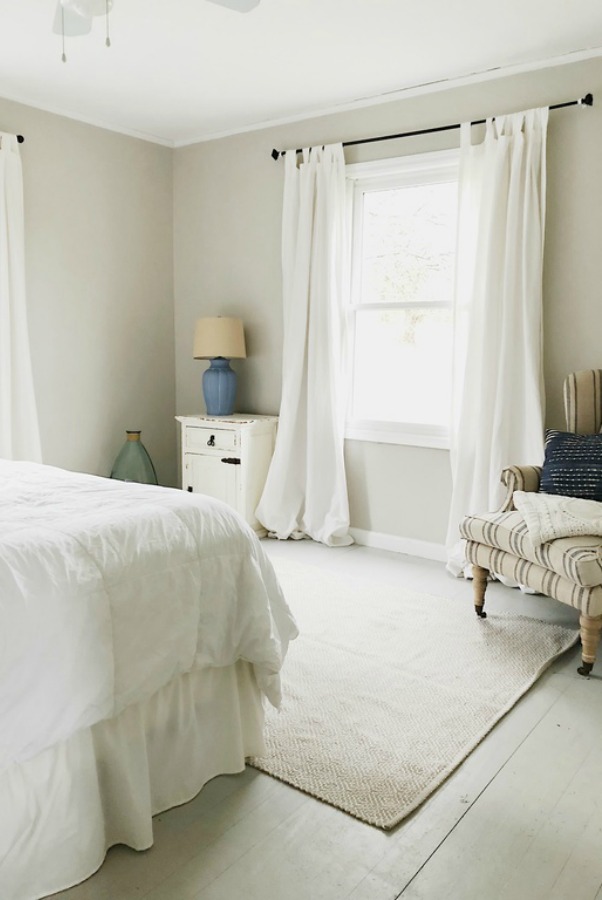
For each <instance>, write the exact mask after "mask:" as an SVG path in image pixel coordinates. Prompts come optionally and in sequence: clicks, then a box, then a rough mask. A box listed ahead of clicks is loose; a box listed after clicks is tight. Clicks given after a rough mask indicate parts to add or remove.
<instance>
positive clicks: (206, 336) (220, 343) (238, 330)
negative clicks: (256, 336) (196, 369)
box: [192, 316, 247, 359]
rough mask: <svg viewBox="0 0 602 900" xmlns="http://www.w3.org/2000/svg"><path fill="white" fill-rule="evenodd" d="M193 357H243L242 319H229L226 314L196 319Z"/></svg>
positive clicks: (244, 349) (244, 354)
mask: <svg viewBox="0 0 602 900" xmlns="http://www.w3.org/2000/svg"><path fill="white" fill-rule="evenodd" d="M192 355H193V356H194V358H195V359H215V357H216V356H223V357H224V359H244V358H245V357H246V355H247V351H246V348H245V333H244V330H243V327H242V319H231V318H228V317H227V316H215V317H213V318H206V319H197V323H196V327H195V330H194V351H193V354H192Z"/></svg>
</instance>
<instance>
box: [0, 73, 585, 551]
mask: <svg viewBox="0 0 602 900" xmlns="http://www.w3.org/2000/svg"><path fill="white" fill-rule="evenodd" d="M587 91H592V92H593V93H594V95H595V96H596V99H597V103H596V105H595V106H594V108H593V109H590V110H577V109H568V110H563V111H558V112H554V113H552V114H551V118H550V126H549V152H548V171H549V177H548V227H547V235H546V265H545V283H544V292H545V373H546V388H547V396H548V421H549V424H551V425H561V424H562V407H561V397H560V392H561V384H562V379H563V377H564V375H565V374H566V373H567V372H569V371H571V370H572V369H575V368H584V367H589V366H599V365H601V364H602V358H601V353H600V348H599V343H600V337H599V336H600V333H601V326H602V312H601V311H600V310H601V303H600V300H599V293H600V287H599V286H600V284H602V253H601V252H600V250H599V243H600V234H601V233H602V204H601V203H600V185H601V184H602V153H601V152H600V148H601V147H602V108H601V106H602V60H600V59H597V60H590V61H588V62H583V63H576V64H572V65H565V66H560V67H557V68H555V69H551V70H542V71H539V72H534V73H530V74H525V75H518V76H513V77H507V78H501V79H497V80H490V81H485V82H482V83H481V84H475V85H470V86H465V87H462V88H455V89H453V90H449V91H445V92H439V93H433V94H428V95H423V96H421V97H414V98H408V99H406V100H404V101H395V102H392V103H387V104H380V105H376V106H372V107H369V108H365V109H360V110H355V111H353V112H346V113H338V114H336V115H329V116H324V117H320V118H314V119H311V120H307V121H305V122H300V123H294V124H290V125H286V126H280V127H277V128H270V129H265V130H262V131H256V132H252V133H249V134H243V135H237V136H233V137H230V138H224V139H221V140H216V141H211V142H207V143H203V144H197V145H195V146H192V147H185V148H181V149H178V150H176V151H171V150H169V149H167V148H163V147H158V146H155V145H152V144H149V143H145V142H143V141H139V140H136V139H133V138H129V137H124V136H121V135H117V134H114V133H111V132H107V131H103V130H102V129H97V128H93V127H92V126H88V125H83V124H80V123H76V122H73V121H70V120H68V119H65V118H61V117H59V116H54V115H51V114H49V113H45V112H41V111H38V110H35V109H32V108H29V107H26V106H22V105H19V104H15V103H12V102H9V101H6V100H0V130H5V131H9V132H11V131H12V132H19V133H23V134H25V136H26V143H25V144H24V145H23V146H22V148H21V150H22V157H23V165H24V179H25V204H26V239H27V248H26V252H27V287H28V302H29V323H30V332H31V343H32V351H33V364H34V377H35V383H36V392H37V397H38V404H39V410H40V420H41V427H42V443H43V450H44V458H45V460H46V462H48V463H51V464H55V465H61V466H65V467H68V468H73V469H79V470H82V471H90V472H98V473H100V474H107V473H108V470H109V468H110V465H111V462H112V460H113V458H114V456H115V454H116V453H117V451H118V450H119V447H120V446H121V444H122V441H123V433H124V431H125V429H126V428H141V429H142V431H143V439H144V442H145V444H146V446H147V447H148V449H149V451H150V453H151V456H152V457H153V460H154V462H155V464H156V466H157V469H158V470H159V476H160V480H161V481H162V482H163V483H166V484H169V483H175V479H176V474H175V473H176V438H175V426H174V423H173V416H174V414H175V413H176V412H178V413H191V412H195V411H201V410H202V399H201V388H200V382H201V374H202V371H203V368H204V365H203V364H202V363H200V362H196V361H194V360H193V359H192V358H191V343H192V332H193V326H194V321H195V319H196V318H197V317H198V316H199V315H207V314H213V313H222V314H235V315H240V316H241V317H242V318H243V319H244V321H245V325H246V332H247V341H248V352H249V357H248V359H247V360H244V361H240V362H237V363H235V366H236V368H237V369H238V371H239V373H240V376H241V382H240V393H239V404H238V405H239V408H240V409H241V410H244V411H249V412H253V411H254V412H265V413H275V412H277V411H278V407H279V402H280V383H281V366H282V353H281V344H282V316H281V286H280V224H281V203H282V178H283V166H282V162H278V163H275V162H274V161H273V160H272V159H271V158H270V151H271V149H272V147H278V148H287V147H295V146H300V145H303V144H305V145H308V144H316V143H321V142H328V141H334V140H339V139H343V140H351V139H354V138H361V137H365V136H369V135H377V134H387V133H390V132H396V131H404V130H412V129H415V128H424V127H431V126H435V125H439V124H443V123H448V122H454V121H460V120H462V119H469V118H480V117H481V116H483V115H487V114H495V113H499V112H504V111H511V110H514V109H521V108H526V107H528V106H535V105H542V104H547V103H554V102H557V101H561V100H565V99H573V98H575V97H579V96H582V95H583V94H584V93H586V92H587ZM456 141H457V132H451V133H444V134H439V135H432V136H429V137H422V138H411V139H406V140H402V141H394V142H386V143H381V144H372V145H368V146H364V147H359V148H353V149H349V150H348V151H347V159H348V161H349V162H356V161H360V160H365V159H375V158H379V157H384V156H394V155H398V154H404V153H415V152H420V151H423V150H430V149H439V148H443V147H448V146H452V145H454V143H455V142H456ZM172 164H173V183H172ZM172 209H175V215H173V216H172ZM172 247H173V249H175V255H174V257H173V260H174V261H175V266H173V265H172ZM174 304H175V307H174ZM174 309H175V359H174ZM174 371H175V375H174ZM174 379H175V380H174ZM346 459H347V466H348V480H349V494H350V504H351V518H352V524H353V525H354V526H355V527H357V528H361V529H365V530H369V531H375V532H381V533H384V534H390V535H392V536H398V537H402V538H404V537H405V538H411V539H415V540H422V541H432V542H435V543H440V542H442V541H443V540H444V536H445V525H446V518H447V507H448V503H449V494H450V478H449V461H448V454H447V453H446V452H445V451H438V450H427V449H421V448H414V447H396V446H393V445H382V444H367V443H360V442H355V441H354V442H347V447H346Z"/></svg>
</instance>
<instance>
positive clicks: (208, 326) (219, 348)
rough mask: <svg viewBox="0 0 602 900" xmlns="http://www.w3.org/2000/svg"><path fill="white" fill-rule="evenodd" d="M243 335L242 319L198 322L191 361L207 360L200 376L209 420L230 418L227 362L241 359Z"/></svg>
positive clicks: (232, 391)
mask: <svg viewBox="0 0 602 900" xmlns="http://www.w3.org/2000/svg"><path fill="white" fill-rule="evenodd" d="M246 355H247V351H246V348H245V333H244V331H243V327H242V319H232V318H228V317H226V316H214V317H209V318H204V319H198V320H197V323H196V327H195V331H194V351H193V356H194V358H195V359H208V360H210V366H209V368H208V369H207V370H206V371H205V372H204V373H203V396H204V398H205V406H206V408H207V413H208V415H210V416H231V415H232V412H233V411H234V401H235V399H236V372H234V371H233V370H232V369H231V368H230V360H231V359H244V358H245V357H246Z"/></svg>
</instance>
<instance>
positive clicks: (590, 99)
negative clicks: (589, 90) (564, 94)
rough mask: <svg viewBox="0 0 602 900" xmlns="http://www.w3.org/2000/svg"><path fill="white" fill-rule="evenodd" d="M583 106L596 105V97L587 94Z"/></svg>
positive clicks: (582, 101)
mask: <svg viewBox="0 0 602 900" xmlns="http://www.w3.org/2000/svg"><path fill="white" fill-rule="evenodd" d="M581 104H582V106H593V105H594V95H593V94H586V95H585V97H583V98H582V99H581Z"/></svg>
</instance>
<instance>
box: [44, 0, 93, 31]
mask: <svg viewBox="0 0 602 900" xmlns="http://www.w3.org/2000/svg"><path fill="white" fill-rule="evenodd" d="M63 22H64V26H65V37H76V36H77V35H79V34H88V33H89V32H90V31H91V30H92V19H91V18H89V17H87V16H81V15H80V14H79V13H77V12H74V11H73V10H72V9H66V8H65V7H64V6H62V5H61V0H57V4H56V12H55V14H54V22H53V25H52V30H53V32H54V33H55V34H63Z"/></svg>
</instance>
